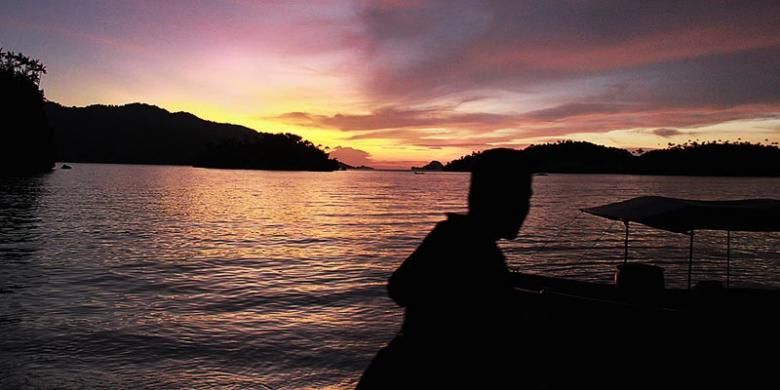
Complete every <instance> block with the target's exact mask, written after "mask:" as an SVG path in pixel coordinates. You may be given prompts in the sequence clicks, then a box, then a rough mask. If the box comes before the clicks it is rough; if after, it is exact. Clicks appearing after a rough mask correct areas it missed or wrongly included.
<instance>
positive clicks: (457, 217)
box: [425, 214, 472, 244]
mask: <svg viewBox="0 0 780 390" xmlns="http://www.w3.org/2000/svg"><path fill="white" fill-rule="evenodd" d="M471 230H472V229H471V224H470V223H469V221H468V216H466V215H462V214H447V219H445V220H443V221H440V222H438V223H437V224H436V226H435V227H434V228H433V230H431V232H430V233H428V236H427V237H426V238H425V241H432V242H438V241H446V242H448V243H450V244H452V243H455V242H457V240H459V239H462V238H465V237H468V236H469V235H470V234H471Z"/></svg>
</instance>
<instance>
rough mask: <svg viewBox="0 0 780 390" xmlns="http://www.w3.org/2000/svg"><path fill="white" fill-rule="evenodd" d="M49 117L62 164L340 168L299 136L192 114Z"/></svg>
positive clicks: (107, 110) (68, 112) (56, 109)
mask: <svg viewBox="0 0 780 390" xmlns="http://www.w3.org/2000/svg"><path fill="white" fill-rule="evenodd" d="M46 114H47V116H48V118H49V122H50V124H51V127H52V128H53V129H54V134H55V143H56V148H57V159H58V160H59V161H73V162H98V163H128V164H174V165H193V164H198V165H201V166H214V167H220V168H250V169H251V168H255V169H303V170H333V169H337V168H338V165H337V163H336V162H335V160H331V159H329V158H328V156H327V153H325V152H323V151H321V150H319V149H318V148H316V147H315V146H313V145H312V144H311V143H309V142H308V141H305V140H302V139H301V138H300V137H298V136H296V135H292V134H269V133H258V132H256V131H254V130H252V129H249V128H247V127H244V126H238V125H232V124H225V123H216V122H211V121H207V120H204V119H201V118H198V117H196V116H195V115H192V114H190V113H186V112H175V113H171V112H169V111H167V110H165V109H162V108H160V107H157V106H153V105H149V104H142V103H133V104H127V105H123V106H108V105H92V106H87V107H64V106H62V105H59V104H57V103H52V102H49V103H47V104H46ZM233 151H238V152H239V153H240V156H238V155H236V154H235V153H232V152H233ZM286 151H290V154H285V152H286ZM271 152H273V156H271V155H270V154H269V153H271ZM239 157H240V158H239ZM296 158H297V159H298V160H295V159H296Z"/></svg>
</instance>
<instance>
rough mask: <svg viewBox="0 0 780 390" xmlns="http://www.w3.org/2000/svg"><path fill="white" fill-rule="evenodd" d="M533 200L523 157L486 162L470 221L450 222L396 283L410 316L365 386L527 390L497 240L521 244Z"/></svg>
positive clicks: (475, 185) (474, 179) (397, 297)
mask: <svg viewBox="0 0 780 390" xmlns="http://www.w3.org/2000/svg"><path fill="white" fill-rule="evenodd" d="M530 197H531V174H530V172H529V169H528V168H527V167H526V166H525V165H524V163H523V159H522V153H521V152H519V151H516V150H512V149H493V150H489V151H486V152H484V153H482V154H481V155H480V157H479V160H478V161H477V162H476V163H475V166H474V168H473V171H472V174H471V186H470V190H469V197H468V206H469V211H468V214H466V215H459V214H449V215H448V216H447V220H445V221H442V222H440V223H438V224H437V225H436V227H435V228H434V229H433V231H431V233H430V234H428V236H427V237H426V238H425V240H423V242H422V244H421V245H420V247H419V248H417V250H415V251H414V253H412V255H411V256H409V258H408V259H406V261H404V263H403V264H402V265H401V266H400V267H399V268H398V269H397V270H396V271H395V272H394V273H393V275H392V276H391V277H390V280H389V283H388V285H387V288H388V293H389V295H390V297H391V298H392V299H393V300H394V301H395V302H396V303H397V304H398V305H399V306H402V307H404V308H405V310H406V312H405V318H404V322H403V325H402V328H401V332H400V333H399V335H398V336H397V337H396V338H395V339H394V340H393V341H391V343H390V344H389V345H388V346H387V347H385V348H383V349H382V350H380V352H379V353H378V354H377V356H376V357H375V358H374V361H372V363H371V364H370V366H369V367H368V368H367V369H366V372H364V374H363V377H362V378H361V381H360V383H359V384H358V388H409V387H421V386H436V387H442V386H447V385H455V386H457V387H463V386H467V385H476V386H480V387H484V386H485V385H489V386H491V387H494V386H495V385H507V386H509V387H513V388H517V387H519V386H524V384H523V383H524V382H526V381H527V380H528V378H527V377H528V374H524V375H518V374H520V373H523V372H524V371H526V370H528V366H527V365H521V363H522V360H523V359H519V358H518V356H521V355H522V353H523V351H521V350H518V346H519V343H517V342H516V340H517V339H518V337H516V336H518V331H519V328H518V325H519V322H518V320H517V319H516V318H515V317H516V316H517V315H518V312H519V311H518V310H516V309H514V308H513V290H512V285H511V276H510V273H509V270H508V269H507V266H506V262H505V258H504V255H503V254H502V252H501V250H500V249H499V248H498V246H497V245H496V241H497V240H499V239H502V238H503V239H513V238H515V237H517V235H518V232H519V230H520V227H521V226H522V224H523V221H524V220H525V217H526V215H527V214H528V209H529V200H530ZM512 381H515V383H512Z"/></svg>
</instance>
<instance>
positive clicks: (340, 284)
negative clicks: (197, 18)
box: [0, 164, 780, 389]
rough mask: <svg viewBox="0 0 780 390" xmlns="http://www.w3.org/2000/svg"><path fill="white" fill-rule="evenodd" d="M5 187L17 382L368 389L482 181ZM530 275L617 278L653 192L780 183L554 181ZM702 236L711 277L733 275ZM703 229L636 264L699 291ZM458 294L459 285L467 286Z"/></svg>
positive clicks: (761, 244) (737, 194)
mask: <svg viewBox="0 0 780 390" xmlns="http://www.w3.org/2000/svg"><path fill="white" fill-rule="evenodd" d="M73 165H74V169H73V170H70V171H62V170H60V171H55V172H54V173H52V174H49V175H45V176H41V177H38V178H32V179H0V185H1V187H0V388H4V389H5V388H9V389H11V388H45V389H50V388H51V389H53V388H57V389H60V388H66V389H67V388H79V389H80V388H106V389H114V388H211V387H219V388H264V387H265V386H268V387H272V388H328V387H329V388H349V387H352V386H354V384H355V382H356V380H357V378H358V377H359V375H360V373H361V371H362V370H363V368H364V367H365V366H366V365H367V364H368V362H369V360H370V359H371V358H372V356H373V354H374V353H375V352H376V350H377V349H378V348H380V347H381V346H382V345H383V344H384V343H385V342H387V341H388V340H389V339H390V338H391V337H392V336H393V335H394V333H395V332H396V331H397V329H398V327H399V325H400V321H401V319H402V315H403V314H402V311H401V310H400V309H398V308H397V307H396V306H395V305H394V304H393V303H392V302H391V301H390V300H389V298H387V297H386V295H385V290H384V283H385V281H386V279H387V277H388V276H389V274H390V272H392V271H393V269H395V268H396V267H397V266H398V265H399V264H400V263H401V262H402V261H403V260H404V259H405V257H406V256H408V255H409V254H410V253H411V252H412V251H413V250H414V248H415V247H416V246H417V245H418V244H419V242H420V240H422V238H423V237H424V236H425V235H426V233H427V232H428V231H429V230H430V229H431V228H432V227H433V226H434V224H435V223H436V222H437V221H439V220H442V219H443V217H444V216H443V213H445V212H451V211H455V212H458V211H465V205H466V201H465V199H466V191H467V187H468V175H466V174H456V173H426V174H425V175H414V174H411V173H407V172H356V171H352V172H333V173H308V172H306V173H289V172H264V171H230V170H209V169H196V168H189V167H157V166H123V165H91V164H73ZM534 191H535V194H534V197H533V199H532V210H531V213H530V215H529V217H528V220H527V221H526V225H525V227H524V229H523V231H522V233H521V236H520V237H519V238H518V239H517V240H515V241H512V242H503V243H502V244H501V246H502V247H503V248H504V251H505V253H506V255H507V258H508V261H509V263H510V264H511V265H512V266H515V267H517V268H519V269H522V270H524V271H526V272H533V273H540V274H548V275H560V276H568V277H573V278H578V279H582V280H597V281H609V280H610V279H611V277H612V274H613V270H614V266H615V265H616V264H618V263H619V262H620V261H621V260H622V256H623V242H622V239H623V227H622V225H620V224H615V223H613V222H612V221H608V220H604V219H600V218H597V217H594V216H590V215H585V214H581V213H580V212H579V211H578V209H579V208H581V207H588V206H596V205H600V204H604V203H608V202H613V201H618V200H623V199H627V198H630V197H633V196H638V195H666V196H676V197H686V198H697V199H737V198H750V197H753V198H755V197H778V194H780V179H756V178H688V177H659V176H621V175H549V176H541V177H537V178H535V181H534ZM725 238H726V234H725V232H701V233H697V236H696V242H695V261H696V262H695V265H694V280H701V279H724V278H725ZM732 251H733V253H732V256H733V257H734V259H733V262H732V270H733V272H732V277H731V278H732V283H734V284H738V285H750V286H756V285H758V286H772V287H780V234H777V233H772V234H756V233H733V234H732ZM687 256H688V237H686V236H683V235H679V234H673V233H667V232H662V231H657V230H652V229H649V228H643V227H641V226H636V227H633V226H632V237H631V249H630V257H631V259H636V260H642V261H649V262H655V263H656V264H660V265H662V266H664V267H665V268H666V281H667V286H684V284H685V278H686V270H687V266H686V261H687ZM457 287H458V286H453V288H457Z"/></svg>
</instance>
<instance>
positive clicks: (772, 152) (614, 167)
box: [444, 141, 780, 176]
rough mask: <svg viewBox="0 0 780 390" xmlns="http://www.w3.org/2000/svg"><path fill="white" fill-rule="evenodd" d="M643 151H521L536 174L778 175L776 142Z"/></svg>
mask: <svg viewBox="0 0 780 390" xmlns="http://www.w3.org/2000/svg"><path fill="white" fill-rule="evenodd" d="M642 152H643V153H641V154H639V155H634V154H632V153H631V152H629V151H627V150H624V149H618V148H612V147H606V146H601V145H595V144H592V143H589V142H581V141H559V142H556V143H550V144H543V145H531V146H529V147H527V148H526V149H524V150H523V153H525V155H526V158H527V159H528V161H529V162H530V163H531V164H532V168H533V169H534V170H535V171H536V172H556V173H628V174H653V175H700V176H780V148H778V147H777V146H774V145H761V144H751V143H748V142H739V143H729V142H725V143H720V142H709V143H698V142H693V143H685V144H683V145H673V144H670V145H669V147H668V148H666V149H660V150H650V151H642ZM479 156H480V153H472V154H471V155H469V156H463V157H461V158H459V159H457V160H453V161H451V162H450V163H448V164H447V165H445V167H444V170H445V171H461V172H469V171H471V168H472V167H473V165H474V162H475V161H476V160H477V159H478V158H479Z"/></svg>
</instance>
